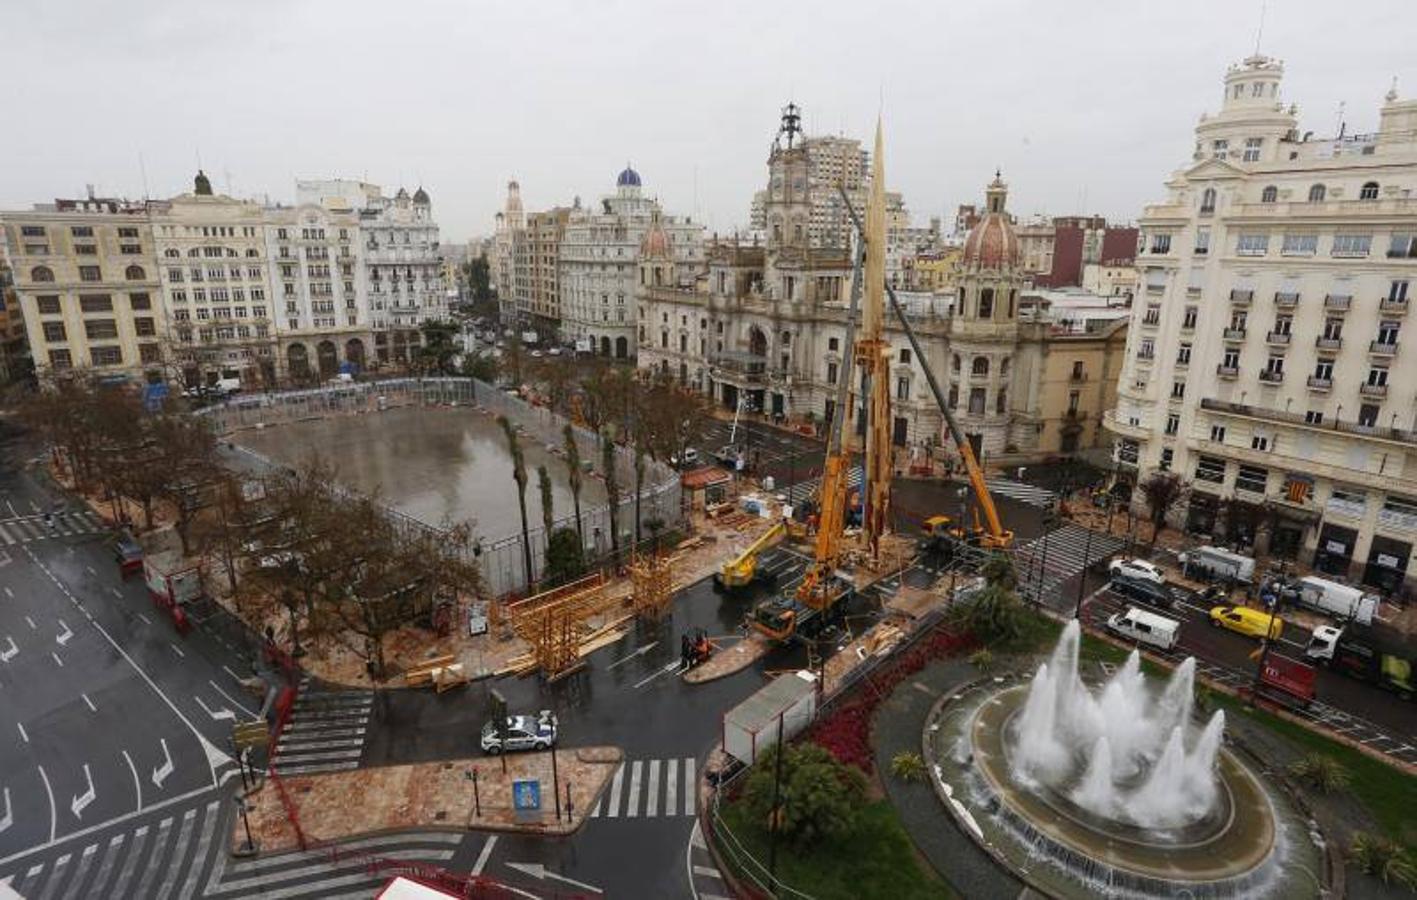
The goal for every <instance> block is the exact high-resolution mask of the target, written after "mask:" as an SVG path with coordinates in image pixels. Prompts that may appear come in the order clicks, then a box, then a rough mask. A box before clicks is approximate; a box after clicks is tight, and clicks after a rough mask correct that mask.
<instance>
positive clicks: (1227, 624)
mask: <svg viewBox="0 0 1417 900" xmlns="http://www.w3.org/2000/svg"><path fill="white" fill-rule="evenodd" d="M1210 624H1211V625H1214V626H1215V627H1216V628H1228V629H1230V630H1231V631H1235V632H1238V633H1240V634H1243V635H1244V636H1245V637H1253V638H1262V637H1264V636H1265V631H1266V630H1268V631H1269V636H1270V637H1271V638H1277V637H1279V635H1280V633H1281V632H1283V631H1284V620H1283V619H1281V618H1279V616H1276V615H1274V614H1273V613H1268V612H1265V611H1263V610H1259V609H1251V608H1250V607H1248V606H1213V607H1211V610H1210Z"/></svg>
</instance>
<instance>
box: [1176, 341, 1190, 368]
mask: <svg viewBox="0 0 1417 900" xmlns="http://www.w3.org/2000/svg"><path fill="white" fill-rule="evenodd" d="M1190 364H1191V345H1190V344H1187V343H1182V344H1181V345H1180V346H1179V347H1177V348H1176V365H1178V366H1188V365H1190Z"/></svg>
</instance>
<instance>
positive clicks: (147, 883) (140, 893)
mask: <svg viewBox="0 0 1417 900" xmlns="http://www.w3.org/2000/svg"><path fill="white" fill-rule="evenodd" d="M171 836H172V816H168V817H167V818H166V819H163V820H162V824H160V825H158V827H157V837H155V838H153V861H152V862H151V863H149V865H148V866H147V868H146V869H144V870H143V877H142V878H141V879H139V880H138V889H137V890H136V891H134V892H133V896H134V897H151V896H152V895H153V892H152V888H153V882H154V881H156V880H157V870H158V866H157V861H158V860H160V859H162V858H163V854H164V853H165V852H166V850H167V840H168V838H170V837H171Z"/></svg>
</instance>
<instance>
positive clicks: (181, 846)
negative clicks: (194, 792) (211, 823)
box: [157, 809, 201, 900]
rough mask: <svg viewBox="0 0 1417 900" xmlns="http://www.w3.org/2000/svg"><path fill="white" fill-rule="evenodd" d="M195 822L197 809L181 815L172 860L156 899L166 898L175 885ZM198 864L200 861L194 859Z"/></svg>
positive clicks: (164, 899) (162, 899)
mask: <svg viewBox="0 0 1417 900" xmlns="http://www.w3.org/2000/svg"><path fill="white" fill-rule="evenodd" d="M196 822H197V811H196V810H195V809H189V810H187V812H185V813H183V815H182V830H181V831H180V832H179V833H178V835H177V848H176V849H175V850H173V851H172V862H171V863H170V864H169V865H168V867H167V875H165V876H164V877H163V879H162V884H161V885H159V886H158V889H157V900H167V898H168V897H170V896H171V895H172V889H173V888H174V887H176V886H177V876H178V875H180V874H182V861H183V860H184V859H186V857H187V845H188V844H190V843H191V842H192V826H193V825H195V824H196ZM194 862H195V863H196V864H197V865H200V864H201V862H200V861H194Z"/></svg>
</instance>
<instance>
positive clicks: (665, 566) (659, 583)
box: [630, 553, 674, 622]
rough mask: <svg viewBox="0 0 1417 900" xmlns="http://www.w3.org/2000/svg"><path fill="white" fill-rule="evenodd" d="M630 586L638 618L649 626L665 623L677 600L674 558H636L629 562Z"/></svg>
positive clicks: (651, 556)
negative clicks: (648, 623) (663, 621)
mask: <svg viewBox="0 0 1417 900" xmlns="http://www.w3.org/2000/svg"><path fill="white" fill-rule="evenodd" d="M630 582H631V584H632V585H633V586H634V593H633V594H632V595H631V602H632V605H633V608H634V611H635V617H636V618H638V619H641V620H643V621H647V622H659V621H661V620H663V619H664V616H665V614H666V613H667V612H669V608H670V606H671V605H672V604H673V600H674V557H672V556H668V555H661V554H658V553H649V554H636V555H635V558H634V559H633V560H631V561H630Z"/></svg>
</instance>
